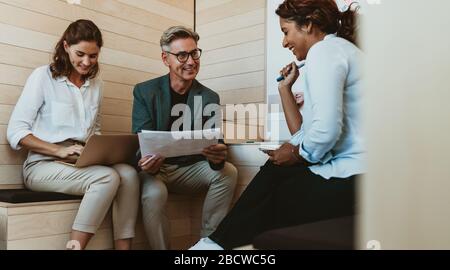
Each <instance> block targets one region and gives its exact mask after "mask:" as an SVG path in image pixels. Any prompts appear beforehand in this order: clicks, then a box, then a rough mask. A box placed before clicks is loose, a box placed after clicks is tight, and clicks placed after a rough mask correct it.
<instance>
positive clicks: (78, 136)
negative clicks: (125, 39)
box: [7, 20, 139, 249]
mask: <svg viewBox="0 0 450 270" xmlns="http://www.w3.org/2000/svg"><path fill="white" fill-rule="evenodd" d="M102 45H103V40H102V34H101V32H100V30H99V29H98V27H97V26H96V25H95V24H94V23H93V22H91V21H89V20H78V21H76V22H73V23H71V24H70V25H69V27H68V28H67V30H66V31H65V32H64V34H63V36H62V37H61V39H60V40H59V42H58V43H57V45H56V47H55V52H54V56H53V62H52V64H50V65H46V66H42V67H39V68H37V69H35V70H34V71H33V73H32V74H31V75H30V77H29V78H28V80H27V82H26V84H25V87H24V89H23V92H22V95H21V96H20V98H19V101H18V102H17V104H16V107H15V108H14V111H13V113H12V115H11V119H10V121H9V125H8V131H7V137H8V141H9V143H10V145H11V147H12V148H14V149H16V150H18V149H20V148H22V147H23V148H25V149H27V150H29V153H28V158H27V160H26V161H25V163H24V166H23V175H24V181H25V186H26V187H27V188H28V189H30V190H34V191H50V192H60V193H66V194H72V195H84V196H83V199H82V201H81V204H80V207H79V209H78V213H77V216H76V218H75V221H74V224H73V226H72V233H71V240H74V241H72V242H71V243H73V245H74V246H75V247H76V248H81V249H84V248H85V247H86V245H87V243H88V242H89V240H90V238H91V237H92V236H93V234H94V233H95V232H96V231H97V229H98V228H99V226H100V224H101V223H102V221H103V219H104V218H105V215H106V213H107V211H108V209H109V208H110V206H111V204H112V220H113V226H114V228H113V229H114V240H115V248H116V249H129V248H130V246H131V239H132V238H133V237H134V234H135V232H134V230H135V223H136V217H137V211H138V206H139V178H138V176H137V173H136V171H135V169H134V168H133V167H132V166H129V165H126V164H117V165H114V166H112V167H107V166H90V167H86V168H75V167H72V166H69V165H65V164H62V163H59V162H56V160H76V158H77V157H78V156H79V155H80V153H81V151H82V150H83V146H82V145H83V143H84V142H85V141H86V140H87V138H88V137H89V136H90V135H92V134H94V133H100V118H99V114H100V108H99V107H100V102H101V99H102V82H101V80H100V79H98V78H97V77H96V76H97V74H98V72H99V65H98V57H99V54H100V49H101V47H102Z"/></svg>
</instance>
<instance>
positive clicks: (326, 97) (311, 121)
mask: <svg viewBox="0 0 450 270" xmlns="http://www.w3.org/2000/svg"><path fill="white" fill-rule="evenodd" d="M361 58H362V52H361V51H360V50H359V49H358V48H357V47H356V46H355V45H354V44H352V43H350V42H349V41H347V40H345V39H343V38H339V37H336V35H334V34H331V35H327V36H326V37H325V39H324V40H323V41H320V42H317V43H316V44H314V46H312V47H311V49H310V50H309V52H308V55H307V56H306V62H305V68H304V70H303V72H304V74H303V75H304V76H303V77H302V79H303V81H302V85H303V88H304V92H305V93H304V99H305V103H304V106H303V108H302V116H303V124H302V127H301V129H300V130H299V131H298V132H297V133H296V134H294V135H293V136H292V139H291V144H293V145H299V146H300V150H299V152H300V155H301V156H302V157H303V158H305V159H306V160H307V161H309V162H311V163H318V164H317V165H314V166H311V167H310V170H311V171H312V172H313V173H315V174H318V175H320V176H322V177H324V178H326V179H329V178H331V177H337V178H347V177H349V176H352V175H357V174H362V173H364V172H366V164H365V163H366V148H365V144H364V138H363V135H362V121H361V112H362V111H361V106H362V95H363V92H362V91H363V87H362V66H361V63H360V61H361Z"/></svg>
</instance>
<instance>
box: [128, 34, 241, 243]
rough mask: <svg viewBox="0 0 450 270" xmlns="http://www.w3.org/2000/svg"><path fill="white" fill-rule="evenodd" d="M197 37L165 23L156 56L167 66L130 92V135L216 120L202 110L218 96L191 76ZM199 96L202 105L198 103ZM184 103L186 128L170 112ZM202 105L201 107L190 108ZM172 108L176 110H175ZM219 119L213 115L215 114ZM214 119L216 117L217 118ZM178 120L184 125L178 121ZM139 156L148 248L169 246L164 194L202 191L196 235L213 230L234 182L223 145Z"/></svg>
mask: <svg viewBox="0 0 450 270" xmlns="http://www.w3.org/2000/svg"><path fill="white" fill-rule="evenodd" d="M198 40H199V35H198V34H197V33H196V32H194V31H192V30H190V29H188V28H186V27H183V26H174V27H170V28H169V29H167V30H166V31H164V33H163V34H162V36H161V40H160V45H161V49H162V53H161V58H162V61H163V63H164V65H166V66H167V67H168V69H169V73H168V74H167V75H164V76H161V77H158V78H155V79H152V80H149V81H146V82H143V83H139V84H137V85H136V86H135V88H134V91H133V95H134V103H133V119H132V120H133V127H132V129H133V133H138V132H141V131H142V130H159V131H170V130H179V129H183V130H193V129H198V123H196V120H197V121H198V120H199V119H198V116H196V115H197V114H196V113H195V112H196V111H199V109H200V113H201V114H202V115H201V116H200V118H201V119H200V121H201V122H200V123H201V124H202V126H203V124H205V123H206V122H207V121H208V120H214V119H213V117H216V118H215V120H217V119H219V121H220V120H221V119H220V118H221V115H220V113H219V115H214V114H213V115H212V116H203V113H202V112H203V109H204V108H205V107H206V106H208V105H212V104H216V106H219V104H220V100H219V95H218V94H217V93H215V92H214V91H212V90H211V89H209V88H207V87H205V86H203V85H202V84H201V83H199V82H198V81H197V80H196V79H195V78H196V76H197V74H198V72H199V69H200V57H201V55H202V50H201V49H199V48H198V47H197V42H198ZM194 99H195V101H198V100H199V99H200V100H201V103H200V105H199V103H198V102H194ZM177 106H178V107H179V106H184V107H185V108H186V110H185V111H184V112H183V116H182V117H185V116H186V115H185V114H186V112H194V113H192V115H193V116H191V115H190V114H189V113H188V114H187V115H189V116H190V117H191V119H189V120H190V121H188V122H190V123H191V126H190V127H186V126H183V125H181V127H179V126H178V124H179V123H180V122H181V121H177V120H178V119H179V118H180V116H179V115H178V114H176V113H175V114H174V115H173V114H172V109H173V108H175V107H177ZM195 106H201V108H194V107H195ZM175 111H176V110H175ZM217 117H218V118H217ZM216 122H217V121H216ZM183 123H187V122H186V121H183ZM163 155H164V153H161V156H158V157H156V158H155V157H153V159H152V160H149V158H150V157H140V156H139V161H138V162H137V166H138V170H140V173H139V176H140V178H141V180H142V196H141V202H142V217H143V221H144V227H145V231H146V234H147V238H148V241H149V244H150V247H151V248H152V249H169V248H170V246H169V243H170V239H169V230H170V228H169V221H168V218H167V215H166V207H165V204H166V201H167V196H168V192H175V193H183V194H198V193H200V194H201V193H205V192H206V197H205V201H204V204H203V211H202V227H201V232H200V234H201V237H207V236H208V235H209V234H210V233H212V232H213V231H214V230H215V229H216V227H217V225H218V224H219V223H220V221H221V220H222V219H223V217H224V216H225V215H226V214H227V212H228V210H229V207H230V204H231V200H232V198H233V193H234V188H235V185H236V181H237V170H236V168H235V167H234V166H233V165H232V164H230V163H228V162H226V161H225V160H226V157H227V146H226V145H225V144H221V143H220V144H216V145H213V146H210V147H208V148H205V149H204V150H203V152H202V154H201V155H191V156H181V157H173V158H164V157H163Z"/></svg>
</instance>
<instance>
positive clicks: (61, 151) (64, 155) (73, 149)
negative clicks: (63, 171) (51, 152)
mask: <svg viewBox="0 0 450 270" xmlns="http://www.w3.org/2000/svg"><path fill="white" fill-rule="evenodd" d="M81 151H83V146H82V145H79V144H75V145H71V146H60V145H58V149H57V150H56V152H55V156H56V157H58V158H60V159H63V160H76V159H77V158H78V157H79V156H80V155H81Z"/></svg>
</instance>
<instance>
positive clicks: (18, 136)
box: [9, 130, 33, 150]
mask: <svg viewBox="0 0 450 270" xmlns="http://www.w3.org/2000/svg"><path fill="white" fill-rule="evenodd" d="M32 133H33V132H31V131H30V130H25V131H20V132H17V133H16V134H15V135H14V136H12V138H11V140H10V141H9V144H10V145H11V147H12V149H14V150H20V149H22V146H20V144H19V143H20V140H22V139H23V138H25V137H26V136H28V135H30V134H32Z"/></svg>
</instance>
